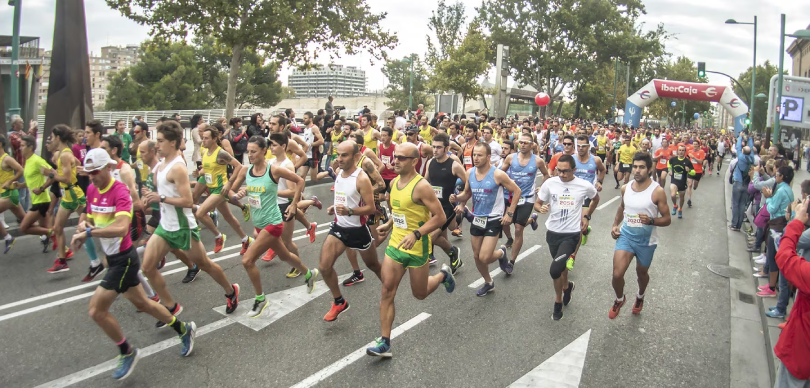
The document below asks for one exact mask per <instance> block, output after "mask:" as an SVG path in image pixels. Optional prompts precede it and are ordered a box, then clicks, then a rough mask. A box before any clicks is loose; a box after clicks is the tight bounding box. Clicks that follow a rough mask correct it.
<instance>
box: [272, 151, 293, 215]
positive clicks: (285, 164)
mask: <svg viewBox="0 0 810 388" xmlns="http://www.w3.org/2000/svg"><path fill="white" fill-rule="evenodd" d="M273 162H274V163H273V164H274V165H275V161H273ZM292 166H293V163H292V162H291V161H290V159H284V162H282V163H281V165H276V167H281V168H289V167H292ZM290 171H292V169H290ZM282 190H287V180H286V179H284V178H279V179H278V191H279V192H281V191H282ZM289 202H290V199H289V198H282V197H281V196H278V195H277V196H276V203H277V204H279V205H281V204H285V203H289Z"/></svg>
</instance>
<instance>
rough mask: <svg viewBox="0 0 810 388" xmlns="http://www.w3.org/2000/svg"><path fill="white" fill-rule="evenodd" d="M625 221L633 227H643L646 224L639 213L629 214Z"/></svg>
mask: <svg viewBox="0 0 810 388" xmlns="http://www.w3.org/2000/svg"><path fill="white" fill-rule="evenodd" d="M624 223H625V225H627V226H629V227H631V228H641V227H643V226H644V224H642V223H641V218H640V217H639V215H638V214H627V215H626V218H625V219H624Z"/></svg>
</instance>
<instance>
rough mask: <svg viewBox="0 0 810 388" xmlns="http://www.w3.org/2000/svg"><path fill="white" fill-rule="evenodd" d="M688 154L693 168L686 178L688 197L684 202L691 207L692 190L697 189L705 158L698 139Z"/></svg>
mask: <svg viewBox="0 0 810 388" xmlns="http://www.w3.org/2000/svg"><path fill="white" fill-rule="evenodd" d="M688 156H689V158H690V161H691V162H692V166H693V167H694V170H692V171H690V172H689V174H688V175H687V178H686V179H687V182H686V186H687V190H686V196H687V198H688V200H687V202H686V204H687V206H689V207H692V190H697V188H698V184H699V183H700V178H701V177H702V176H703V162H704V161H705V160H706V152H705V151H704V150H703V149H702V148H701V147H700V140H695V144H694V148H693V149H692V152H690V153H689V155H688Z"/></svg>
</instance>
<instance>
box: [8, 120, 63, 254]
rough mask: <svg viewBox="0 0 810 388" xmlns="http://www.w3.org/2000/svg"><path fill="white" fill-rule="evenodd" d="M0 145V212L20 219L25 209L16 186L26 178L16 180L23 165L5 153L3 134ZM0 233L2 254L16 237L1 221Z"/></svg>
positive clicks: (21, 171)
mask: <svg viewBox="0 0 810 388" xmlns="http://www.w3.org/2000/svg"><path fill="white" fill-rule="evenodd" d="M26 136H27V135H26ZM0 146H2V148H1V149H0V214H2V213H3V212H5V211H6V210H11V212H12V213H13V214H14V216H15V217H17V219H18V220H22V219H23V218H25V211H24V210H23V208H22V206H20V192H19V190H18V188H19V187H20V186H21V185H24V183H25V182H27V180H25V181H23V182H22V183H20V182H18V181H19V180H20V178H22V177H23V167H22V166H21V165H20V164H19V163H17V161H16V160H15V159H14V158H13V157H12V156H11V155H9V154H7V153H6V146H8V140H6V137H5V136H2V135H0ZM71 154H73V151H71ZM0 235H2V236H3V240H5V243H6V247H5V250H3V254H6V253H8V251H10V250H11V248H12V247H13V246H14V241H15V240H16V239H15V238H14V236H12V235H11V234H10V233H8V232H7V231H6V228H5V227H3V224H2V223H0Z"/></svg>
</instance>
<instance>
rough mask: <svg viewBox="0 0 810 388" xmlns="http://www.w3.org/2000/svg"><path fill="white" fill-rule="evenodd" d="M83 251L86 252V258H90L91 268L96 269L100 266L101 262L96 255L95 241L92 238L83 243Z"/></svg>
mask: <svg viewBox="0 0 810 388" xmlns="http://www.w3.org/2000/svg"><path fill="white" fill-rule="evenodd" d="M84 250H86V251H87V256H89V257H90V265H91V266H93V267H98V266H99V265H101V260H99V259H98V253H96V241H95V240H93V239H92V238H88V239H87V241H85V242H84Z"/></svg>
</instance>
